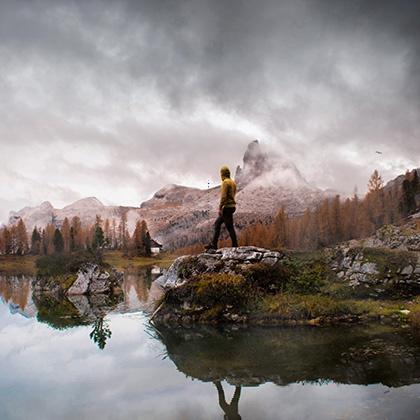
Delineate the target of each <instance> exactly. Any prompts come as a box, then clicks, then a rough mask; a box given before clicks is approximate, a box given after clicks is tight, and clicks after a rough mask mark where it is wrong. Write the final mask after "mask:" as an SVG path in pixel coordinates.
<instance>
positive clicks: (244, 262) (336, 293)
mask: <svg viewBox="0 0 420 420" xmlns="http://www.w3.org/2000/svg"><path fill="white" fill-rule="evenodd" d="M417 239H419V238H418V233H417V232H414V231H410V230H409V229H407V228H404V229H403V228H398V227H395V226H385V227H384V228H382V229H381V230H379V231H377V232H376V234H375V235H374V236H373V237H371V238H368V239H366V240H363V241H351V242H347V243H343V244H339V245H337V246H336V247H333V248H326V249H323V250H321V251H317V252H312V253H297V252H285V251H280V250H276V251H272V250H268V249H264V248H259V247H252V246H247V247H238V248H222V249H219V250H217V251H214V252H211V253H202V254H199V255H191V256H182V257H179V258H178V259H176V260H175V261H174V263H173V264H172V266H171V267H170V268H169V270H168V271H167V272H166V273H165V274H164V275H162V276H161V277H160V278H159V279H157V280H156V282H157V283H158V284H159V285H160V286H161V287H162V290H163V297H162V299H161V301H160V302H158V304H157V305H156V309H155V312H154V313H153V315H152V319H153V322H155V323H157V324H181V325H189V324H194V323H199V324H220V323H241V324H267V325H283V324H286V325H297V324H311V325H318V324H331V323H337V322H363V321H373V320H374V321H378V320H380V321H382V322H410V323H411V324H412V325H418V324H419V319H420V317H419V315H420V301H419V300H418V298H417V296H418V293H419V291H420V257H419V251H420V239H419V240H417ZM407 244H408V245H407Z"/></svg>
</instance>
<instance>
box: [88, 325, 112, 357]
mask: <svg viewBox="0 0 420 420" xmlns="http://www.w3.org/2000/svg"><path fill="white" fill-rule="evenodd" d="M111 335H112V332H111V329H110V328H109V326H108V323H107V321H105V320H104V318H103V317H101V318H98V319H97V320H96V321H95V322H94V323H93V330H92V332H91V333H90V334H89V337H90V338H91V339H92V340H93V341H94V342H95V343H96V344H97V345H98V347H99V348H100V349H101V350H103V349H104V348H105V345H106V341H107V340H108V338H111Z"/></svg>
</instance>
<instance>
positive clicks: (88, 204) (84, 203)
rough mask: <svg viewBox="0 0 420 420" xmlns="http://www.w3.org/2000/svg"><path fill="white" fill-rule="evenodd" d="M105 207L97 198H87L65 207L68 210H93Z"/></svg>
mask: <svg viewBox="0 0 420 420" xmlns="http://www.w3.org/2000/svg"><path fill="white" fill-rule="evenodd" d="M102 207H104V205H103V204H102V203H101V202H100V201H99V200H98V199H97V198H96V197H86V198H82V199H81V200H77V201H75V202H74V203H72V204H70V205H68V206H66V207H64V209H63V210H66V209H92V208H102Z"/></svg>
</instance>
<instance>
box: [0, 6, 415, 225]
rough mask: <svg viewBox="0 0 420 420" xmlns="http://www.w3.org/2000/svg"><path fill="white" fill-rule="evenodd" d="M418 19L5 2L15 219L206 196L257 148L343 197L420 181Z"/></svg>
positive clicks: (2, 39)
mask: <svg viewBox="0 0 420 420" xmlns="http://www.w3.org/2000/svg"><path fill="white" fill-rule="evenodd" d="M419 20H420V2H418V1H417V2H416V1H412V0H407V1H403V0H395V1H385V0H378V1H369V0H363V1H362V0H360V1H352V0H342V1H340V0H331V1H328V0H319V1H317V0H290V1H276V0H273V1H262V0H259V1H245V0H244V1H237V0H229V1H226V0H221V1H218V0H208V1H198V0H197V1H194V0H190V1H182V0H176V1H175V0H173V1H159V0H148V1H146V0H145V1H143V0H138V1H135V0H133V1H131V2H130V1H90V0H89V1H85V0H80V1H69V0H65V1H57V0H51V1H49V0H40V1H37V0H30V1H15V0H10V1H7V0H0V63H1V65H0V156H1V165H0V221H6V219H7V214H8V211H9V210H11V209H18V208H21V207H23V206H24V205H37V204H39V203H40V202H41V201H44V200H49V201H51V202H52V204H53V205H55V206H57V207H61V206H63V205H65V204H68V203H70V202H72V201H74V200H76V199H78V198H82V197H85V196H96V197H97V198H99V199H100V200H101V201H103V202H104V203H105V204H127V205H139V203H140V202H141V201H143V200H144V199H147V198H148V197H150V195H151V194H152V193H153V192H154V191H155V190H156V189H158V188H160V187H162V186H163V185H165V184H167V183H182V184H186V185H192V186H199V187H203V188H205V187H206V185H207V180H208V179H210V180H211V183H212V184H214V183H216V182H217V172H218V166H219V165H221V164H225V163H227V164H229V165H232V166H235V165H236V164H238V163H240V161H241V158H242V155H243V152H244V149H245V148H246V145H247V144H248V143H249V142H250V141H252V140H253V139H255V138H258V139H260V140H261V142H262V143H263V144H264V145H265V146H266V147H267V148H269V149H273V150H275V151H276V152H277V153H280V154H282V155H283V156H284V157H285V159H289V160H292V161H293V162H294V163H295V164H296V165H297V166H298V168H299V169H300V170H301V172H302V173H303V175H304V176H305V177H306V178H307V179H308V180H309V181H310V182H311V183H313V184H314V185H317V186H320V187H323V188H327V187H330V188H335V189H337V190H340V191H343V192H349V191H352V190H353V188H354V186H355V185H357V186H358V188H359V192H363V191H364V190H365V185H366V181H367V178H368V176H369V174H370V173H371V172H372V171H373V169H375V168H378V169H379V170H380V172H381V173H382V174H383V177H384V179H385V180H388V179H390V178H392V177H393V176H395V175H397V174H399V173H401V172H404V171H405V170H406V169H408V168H413V167H419V166H420V142H419V139H420V25H419V24H418V22H419ZM376 150H379V151H381V152H382V155H379V154H376V153H375V151H376Z"/></svg>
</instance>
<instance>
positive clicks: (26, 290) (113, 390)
mask: <svg viewBox="0 0 420 420" xmlns="http://www.w3.org/2000/svg"><path fill="white" fill-rule="evenodd" d="M154 276H155V274H153V273H152V271H151V270H150V271H147V270H145V271H140V272H139V271H128V272H127V273H126V275H125V281H124V285H123V291H124V294H121V295H119V296H116V297H110V296H106V295H97V296H72V297H70V298H65V299H63V298H59V297H57V296H53V295H48V294H43V295H34V296H32V292H31V290H30V278H28V277H22V276H21V277H18V276H14V277H8V278H5V277H0V297H1V299H2V301H3V302H4V303H5V305H0V337H1V338H4V337H7V340H4V341H2V345H1V346H0V371H1V372H2V375H1V377H0V418H6V419H8V418H25V415H26V414H27V413H31V414H33V416H32V417H31V418H43V419H49V418H89V419H91V418H142V419H153V420H154V419H159V420H161V419H172V418H176V419H183V420H184V419H194V420H197V419H210V418H211V419H213V418H221V416H223V417H224V418H225V419H240V418H241V416H242V417H243V418H244V419H245V418H248V419H273V418H279V416H280V414H281V416H282V418H287V419H302V418H315V419H326V418H329V419H336V418H378V419H379V418H392V419H395V418H396V419H400V418H401V419H410V418H419V417H418V416H419V414H420V412H419V405H420V404H419V401H420V400H419V395H418V392H419V390H420V385H416V384H419V383H420V337H419V335H415V334H414V333H413V332H412V331H411V330H409V329H395V328H393V327H390V326H381V325H374V326H357V327H340V328H304V327H301V328H261V327H259V328H237V327H225V328H219V329H215V328H210V327H194V328H193V327H191V328H164V327H159V328H156V327H153V326H151V325H150V324H148V323H147V318H146V317H145V316H144V315H143V311H144V310H146V309H147V308H148V307H149V305H150V304H151V302H152V301H153V298H154V297H156V296H157V295H156V293H158V291H157V290H155V289H154V287H155V286H154V283H153V279H154ZM11 313H12V314H16V315H13V316H11V315H10V314H11ZM17 314H21V315H24V316H25V318H24V317H22V316H20V315H17ZM47 326H48V327H52V328H48V327H47ZM93 371H94V372H95V375H92V372H93ZM191 379H194V380H191ZM57 381H58V382H59V383H60V387H57V386H56V384H57ZM75 384H77V385H75ZM115 384H118V386H114V385H115ZM366 385H369V386H366ZM16 390H19V392H16ZM45 395H51V398H50V399H49V401H50V403H49V404H50V405H47V406H44V405H42V406H41V405H40V404H38V403H37V401H43V399H44V397H45ZM98 395H101V396H102V397H101V404H100V406H99V405H98V404H97V396H98ZM191 395H194V398H191ZM68 396H71V397H68ZM73 401H77V402H78V404H74V402H73ZM89 407H95V410H99V411H89ZM19 410H20V411H19ZM37 410H38V411H37ZM17 412H21V413H24V414H23V415H22V416H20V417H19V415H16V414H15V413H17ZM63 413H66V415H64V416H63V415H62V414H63ZM70 413H71V414H70ZM66 416H67V417H66ZM26 418H28V417H27V416H26Z"/></svg>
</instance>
